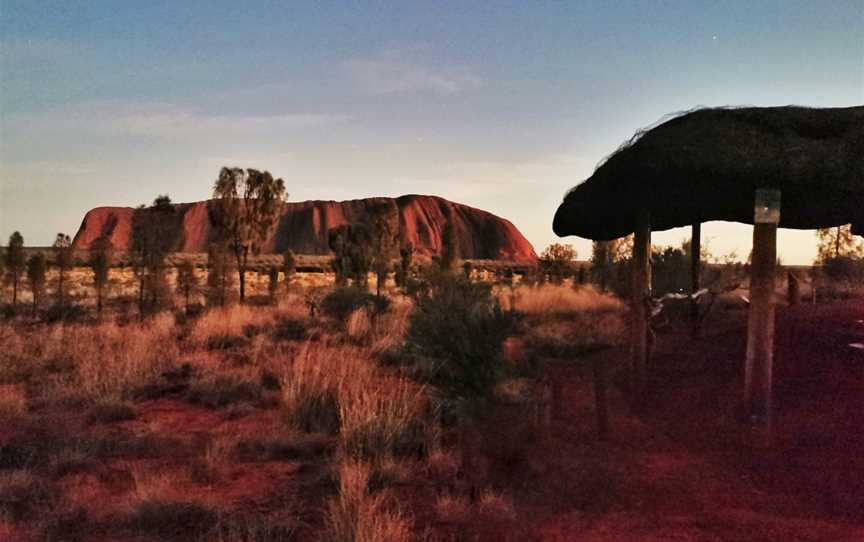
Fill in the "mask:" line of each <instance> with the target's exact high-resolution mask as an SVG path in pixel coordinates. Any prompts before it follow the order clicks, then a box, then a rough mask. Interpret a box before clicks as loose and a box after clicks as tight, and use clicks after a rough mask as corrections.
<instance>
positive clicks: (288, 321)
mask: <svg viewBox="0 0 864 542" xmlns="http://www.w3.org/2000/svg"><path fill="white" fill-rule="evenodd" d="M272 336H273V339H275V340H277V341H302V340H305V339H306V337H307V336H308V332H307V329H306V324H304V323H303V322H302V321H300V320H295V319H293V318H280V319H279V320H277V321H276V325H275V327H274V328H273V335H272Z"/></svg>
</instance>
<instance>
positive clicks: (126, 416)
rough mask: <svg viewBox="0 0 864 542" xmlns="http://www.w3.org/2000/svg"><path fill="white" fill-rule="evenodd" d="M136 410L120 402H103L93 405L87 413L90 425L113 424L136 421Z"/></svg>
mask: <svg viewBox="0 0 864 542" xmlns="http://www.w3.org/2000/svg"><path fill="white" fill-rule="evenodd" d="M136 416H137V415H136V414H135V409H134V408H132V407H131V406H129V405H128V404H126V403H122V402H119V401H103V402H100V403H97V404H95V405H93V406H92V407H91V408H90V411H89V412H88V413H87V421H88V422H90V423H113V422H123V421H128V420H134V419H135V418H136Z"/></svg>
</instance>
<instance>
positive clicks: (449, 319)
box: [406, 273, 512, 399]
mask: <svg viewBox="0 0 864 542" xmlns="http://www.w3.org/2000/svg"><path fill="white" fill-rule="evenodd" d="M511 328H512V319H511V317H510V316H509V315H507V314H505V313H504V311H502V310H501V306H500V304H499V303H498V301H497V299H495V298H494V297H493V296H492V290H491V285H489V284H485V283H481V282H471V281H469V280H467V279H465V278H464V277H461V276H457V275H452V274H446V273H445V274H438V275H435V276H432V277H430V279H429V287H428V289H427V290H426V291H425V293H421V294H420V295H418V297H417V300H416V306H415V308H414V312H413V313H412V315H411V317H410V320H409V328H408V333H407V336H406V344H407V346H408V348H409V349H410V350H411V351H412V352H414V353H416V354H417V355H419V357H420V358H422V359H425V360H427V361H428V362H429V363H428V367H429V368H430V369H431V370H430V371H429V375H428V376H429V378H430V379H431V381H432V383H433V384H435V385H436V386H437V387H439V388H440V389H441V390H442V391H444V393H445V394H447V395H449V396H451V397H454V398H461V399H466V398H467V399H473V398H477V397H482V396H485V395H486V394H487V393H488V392H489V391H490V390H491V389H492V387H493V386H494V384H495V382H496V381H497V379H498V378H499V376H500V374H501V372H502V369H503V367H504V364H503V360H502V356H501V345H502V342H503V341H504V339H505V338H506V337H507V335H508V334H509V333H510V331H511Z"/></svg>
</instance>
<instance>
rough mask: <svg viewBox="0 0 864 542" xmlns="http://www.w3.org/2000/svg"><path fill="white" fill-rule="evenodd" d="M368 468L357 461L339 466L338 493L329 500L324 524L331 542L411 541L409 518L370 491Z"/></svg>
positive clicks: (379, 494) (380, 496)
mask: <svg viewBox="0 0 864 542" xmlns="http://www.w3.org/2000/svg"><path fill="white" fill-rule="evenodd" d="M371 473H372V471H371V468H370V467H369V466H368V465H366V464H363V463H359V462H353V461H349V462H345V463H342V465H340V467H339V495H338V496H337V497H336V498H335V499H333V500H332V501H331V502H330V506H329V507H328V511H327V517H326V523H327V531H328V535H329V538H328V539H329V540H332V541H333V542H402V541H407V540H411V538H412V537H411V526H412V523H411V521H410V520H409V519H408V518H407V517H406V516H405V515H403V514H402V513H401V512H400V511H399V510H397V509H396V508H395V507H394V506H393V505H392V504H390V503H388V499H387V496H386V494H383V493H377V494H370V492H369V481H370V476H371Z"/></svg>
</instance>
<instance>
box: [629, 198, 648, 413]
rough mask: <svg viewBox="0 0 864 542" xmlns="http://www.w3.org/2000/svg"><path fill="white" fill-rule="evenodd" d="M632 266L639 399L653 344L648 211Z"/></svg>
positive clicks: (640, 216) (639, 220) (639, 222)
mask: <svg viewBox="0 0 864 542" xmlns="http://www.w3.org/2000/svg"><path fill="white" fill-rule="evenodd" d="M632 266H633V267H632V281H633V282H632V295H631V311H630V312H631V315H632V322H631V326H630V327H631V332H632V337H631V370H632V379H633V388H634V389H633V391H634V392H635V394H636V398H637V399H639V398H641V396H642V395H643V393H644V391H645V384H646V380H647V374H648V359H649V347H650V344H649V334H650V318H651V313H650V308H649V305H648V301H649V300H650V297H651V216H650V215H649V213H648V211H647V210H642V211H639V212H638V213H637V214H636V228H635V231H634V235H633V260H632Z"/></svg>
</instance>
